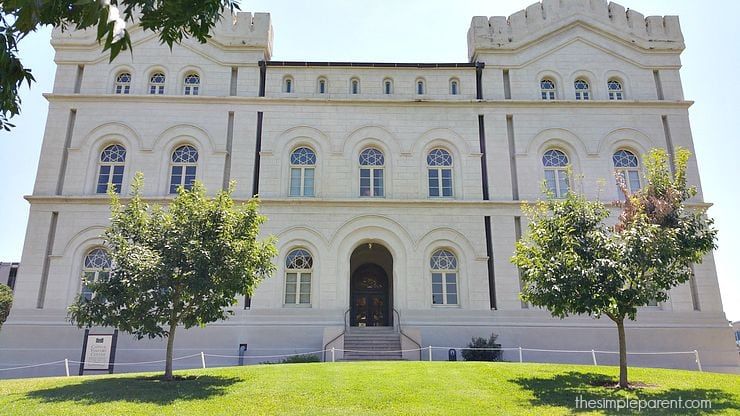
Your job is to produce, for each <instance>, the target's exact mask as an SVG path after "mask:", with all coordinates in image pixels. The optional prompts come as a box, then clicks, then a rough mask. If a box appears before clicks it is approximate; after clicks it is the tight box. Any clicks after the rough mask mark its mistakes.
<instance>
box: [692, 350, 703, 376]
mask: <svg viewBox="0 0 740 416" xmlns="http://www.w3.org/2000/svg"><path fill="white" fill-rule="evenodd" d="M694 357H696V366H697V367H699V371H703V370H702V369H701V360H699V351H697V350H694Z"/></svg>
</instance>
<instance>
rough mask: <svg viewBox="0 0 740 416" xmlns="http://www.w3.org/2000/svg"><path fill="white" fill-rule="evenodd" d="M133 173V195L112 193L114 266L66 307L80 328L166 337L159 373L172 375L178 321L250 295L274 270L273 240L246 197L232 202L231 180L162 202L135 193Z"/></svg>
mask: <svg viewBox="0 0 740 416" xmlns="http://www.w3.org/2000/svg"><path fill="white" fill-rule="evenodd" d="M142 184H143V175H142V174H141V173H137V174H136V177H135V179H134V184H133V186H132V194H131V199H130V201H129V202H128V204H126V205H125V206H123V205H122V204H121V202H120V200H119V198H118V196H117V195H116V194H115V193H113V192H112V189H111V190H109V195H110V196H111V224H110V226H109V227H108V229H107V230H106V231H105V233H104V235H103V238H104V242H105V245H106V247H107V248H108V249H109V252H110V256H111V260H112V264H113V266H112V268H111V271H110V275H109V277H108V279H106V280H105V281H97V282H85V285H87V287H88V288H89V289H90V290H91V291H92V293H93V295H92V297H88V298H85V296H83V295H80V296H79V297H78V299H77V301H76V302H75V303H74V304H73V305H71V306H70V307H69V317H70V320H71V321H72V322H74V323H76V324H77V325H78V326H79V327H80V328H82V327H90V326H94V325H101V326H107V327H114V328H117V329H120V330H123V331H126V332H129V333H132V334H134V335H135V336H136V337H137V338H138V339H142V338H144V337H149V338H156V337H165V338H167V359H166V366H165V374H164V378H165V379H166V380H171V379H172V352H173V345H174V342H175V331H176V329H177V327H178V325H182V326H184V327H185V328H186V329H187V328H192V327H194V326H204V325H205V324H207V323H210V322H214V321H217V320H221V319H226V318H227V317H228V316H229V315H232V314H233V311H232V310H229V309H228V308H229V307H231V306H233V305H234V304H235V303H236V297H237V295H242V294H249V295H251V294H252V292H253V290H254V288H255V287H256V286H257V285H258V284H259V283H260V282H261V281H262V279H264V278H265V277H268V276H269V275H270V274H271V273H272V272H273V271H274V269H275V266H274V265H273V264H272V258H273V257H274V256H275V255H276V249H275V245H274V239H273V238H272V237H270V238H268V239H266V240H262V241H260V240H258V235H259V230H260V225H261V224H262V223H263V222H264V221H265V218H264V217H263V216H261V215H259V214H258V213H257V202H256V201H254V200H252V201H250V202H249V203H247V204H244V205H236V204H235V203H234V201H233V200H232V198H231V192H232V189H233V186H232V187H231V188H230V189H229V190H228V191H222V192H220V193H219V194H218V195H216V196H215V197H214V198H208V197H207V196H206V194H205V189H204V188H203V186H202V185H201V184H200V183H198V182H196V183H195V184H194V185H193V187H192V189H191V190H186V189H184V188H183V187H180V189H178V194H177V197H176V198H175V199H174V200H173V201H172V202H171V203H170V204H169V206H168V207H166V209H165V208H163V207H161V206H158V205H154V206H150V205H149V204H147V203H146V202H145V201H144V200H143V199H142V197H141V192H140V191H141V187H142Z"/></svg>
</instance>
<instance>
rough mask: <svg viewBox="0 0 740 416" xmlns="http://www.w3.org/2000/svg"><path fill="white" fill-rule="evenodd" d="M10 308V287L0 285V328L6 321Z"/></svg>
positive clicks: (11, 300)
mask: <svg viewBox="0 0 740 416" xmlns="http://www.w3.org/2000/svg"><path fill="white" fill-rule="evenodd" d="M11 306H13V290H12V289H11V288H10V286H8V285H4V284H2V283H0V328H2V327H3V324H4V323H5V320H6V319H8V315H9V314H10V307H11Z"/></svg>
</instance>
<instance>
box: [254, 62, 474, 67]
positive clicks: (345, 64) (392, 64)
mask: <svg viewBox="0 0 740 416" xmlns="http://www.w3.org/2000/svg"><path fill="white" fill-rule="evenodd" d="M260 64H261V65H265V66H282V67H309V66H332V67H355V68H358V67H359V68H435V69H436V68H472V69H475V68H483V67H484V66H485V64H484V63H482V62H460V63H454V62H452V63H426V62H312V61H260Z"/></svg>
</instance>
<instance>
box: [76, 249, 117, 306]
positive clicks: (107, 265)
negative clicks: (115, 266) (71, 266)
mask: <svg viewBox="0 0 740 416" xmlns="http://www.w3.org/2000/svg"><path fill="white" fill-rule="evenodd" d="M110 269H111V260H110V257H109V256H108V252H106V251H105V250H103V249H102V248H94V249H92V250H90V252H88V253H87V255H86V256H85V259H84V260H83V262H82V288H81V290H80V294H81V295H82V296H83V297H84V298H85V299H86V300H90V299H92V298H93V295H94V294H93V292H92V290H91V289H90V288H89V287H88V285H89V284H90V283H95V282H99V281H104V280H107V279H108V276H109V275H110Z"/></svg>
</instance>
